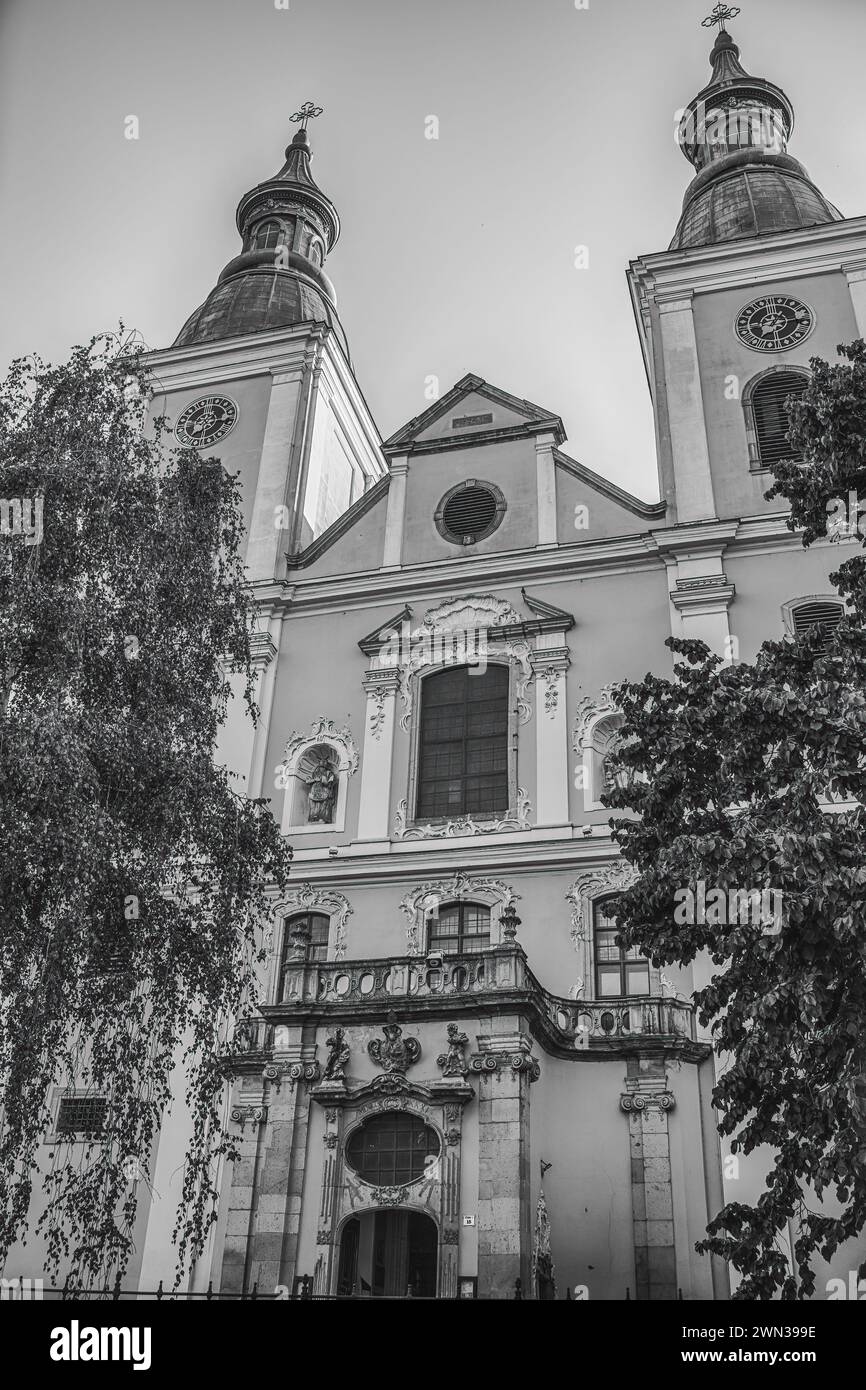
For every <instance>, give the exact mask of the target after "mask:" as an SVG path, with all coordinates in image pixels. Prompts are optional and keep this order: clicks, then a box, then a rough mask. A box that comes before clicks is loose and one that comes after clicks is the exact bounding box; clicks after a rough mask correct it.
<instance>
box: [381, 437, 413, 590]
mask: <svg viewBox="0 0 866 1390" xmlns="http://www.w3.org/2000/svg"><path fill="white" fill-rule="evenodd" d="M390 471H391V481H390V483H389V484H388V510H387V513H386V515H385V547H384V553H383V555H382V568H383V569H391V568H398V567H399V566H400V565H401V564H402V563H403V532H404V529H405V525H406V485H407V481H408V478H409V460H408V458H393V459H391V470H390Z"/></svg>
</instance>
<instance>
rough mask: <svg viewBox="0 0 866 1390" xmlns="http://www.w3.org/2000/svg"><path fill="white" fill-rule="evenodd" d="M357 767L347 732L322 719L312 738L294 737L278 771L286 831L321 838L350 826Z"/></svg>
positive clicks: (354, 751) (283, 822)
mask: <svg viewBox="0 0 866 1390" xmlns="http://www.w3.org/2000/svg"><path fill="white" fill-rule="evenodd" d="M357 769H358V750H357V748H356V746H355V741H354V739H353V738H352V735H351V733H350V731H349V729H348V728H343V729H339V730H338V729H336V728H335V727H334V725H333V724H332V723H331V721H330V720H325V719H319V720H317V721H316V722H315V723H314V725H313V730H312V733H311V734H310V736H309V737H305V736H304V735H301V734H293V735H292V737H291V738H290V739H289V742H288V743H287V744H286V752H285V758H284V761H283V763H282V765H281V768H280V783H281V785H282V786H283V787H284V788H285V800H284V802H283V817H282V826H281V829H282V833H283V834H284V835H293V836H294V835H323V834H328V833H329V832H339V831H342V830H344V829H345V825H346V800H347V797H348V787H349V778H350V777H351V776H353V774H354V773H355V772H356V771H357Z"/></svg>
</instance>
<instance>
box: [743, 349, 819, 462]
mask: <svg viewBox="0 0 866 1390" xmlns="http://www.w3.org/2000/svg"><path fill="white" fill-rule="evenodd" d="M808 384H809V376H808V373H807V372H805V371H800V370H796V369H792V368H789V367H771V368H770V370H769V371H767V372H764V373H762V375H761V376H759V377H757V378H756V379H755V380H754V381H753V382H750V383H749V385H748V386H747V387H746V389H745V391H744V392H743V408H744V410H745V413H746V434H747V436H748V441H749V466H750V467H751V468H752V469H754V470H758V471H760V470H762V469H766V468H772V466H773V464H774V463H778V462H779V460H780V459H784V458H790V459H794V460H796V461H799V460H800V459H801V458H802V455H801V454H799V453H798V452H797V451H796V449H794V447H793V445H791V444H790V443H789V442H788V427H789V424H790V419H789V416H788V411H787V409H786V402H787V401H788V400H789V399H790V398H791V397H797V396H802V394H803V392H804V391H805V389H806V387H807V386H808Z"/></svg>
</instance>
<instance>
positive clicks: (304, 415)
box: [150, 102, 385, 583]
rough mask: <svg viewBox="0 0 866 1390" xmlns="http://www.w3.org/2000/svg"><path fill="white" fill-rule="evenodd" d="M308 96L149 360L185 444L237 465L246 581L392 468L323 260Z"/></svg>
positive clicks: (328, 242) (278, 571) (323, 229)
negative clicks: (278, 156)
mask: <svg viewBox="0 0 866 1390" xmlns="http://www.w3.org/2000/svg"><path fill="white" fill-rule="evenodd" d="M321 114H322V108H321V107H318V106H314V105H313V103H312V102H305V103H304V104H303V106H302V107H301V109H300V110H299V111H297V112H296V113H295V115H294V116H292V118H291V119H292V121H293V122H294V123H295V124H296V125H298V130H297V132H296V134H295V136H294V138H293V140H292V141H291V144H290V145H289V146H288V148H287V149H286V152H285V162H284V163H283V165H282V167H281V168H280V169H279V170H278V172H277V173H275V174H273V175H272V176H271V177H270V178H267V179H265V180H264V181H263V182H262V183H258V184H256V185H255V187H253V188H251V189H250V190H249V192H247V193H245V194H244V196H243V197H242V198H241V200H240V203H239V204H238V208H237V215H236V222H237V229H238V233H239V236H240V238H241V249H240V251H239V253H238V254H237V255H235V256H234V257H233V258H232V259H231V260H230V261H229V262H228V264H227V265H226V266H225V267H224V269H223V270H222V272H221V274H220V276H219V278H218V280H217V283H216V285H215V286H214V288H213V289H212V290H211V291H210V293H209V294H208V295H207V297H206V298H205V300H204V301H203V303H202V304H200V305H199V307H198V308H197V309H196V310H195V312H194V313H193V314H191V315H190V317H189V318H188V319H187V321H186V323H185V324H184V326H183V328H182V329H181V331H180V333H179V334H178V336H177V338H176V339H175V341H174V343H173V344H172V346H171V347H170V348H168V349H166V350H165V351H161V352H155V353H152V354H151V357H150V363H151V366H152V369H153V371H154V374H155V376H156V378H157V380H158V382H159V383H160V385H161V386H162V388H163V392H162V394H161V395H160V396H159V397H158V398H157V400H156V401H155V403H154V413H155V414H164V415H166V416H168V417H169V420H170V421H171V423H172V426H173V428H174V432H175V436H176V438H177V439H178V440H179V441H180V442H181V443H184V444H192V445H194V446H195V447H196V448H199V449H201V450H202V451H203V452H205V451H208V452H209V451H213V452H214V453H215V454H218V455H219V457H220V458H221V459H222V462H223V464H224V465H225V467H226V468H227V470H228V471H229V472H230V473H236V472H239V473H240V475H241V487H242V493H243V507H244V521H245V525H246V529H247V537H248V539H247V551H246V562H247V569H248V573H249V576H250V579H251V580H252V581H254V582H258V583H268V582H271V581H273V580H275V579H281V578H283V577H284V575H285V573H286V556H287V555H288V556H290V557H296V556H298V555H299V554H300V553H301V552H303V551H304V550H306V549H307V547H308V546H309V545H310V544H311V543H312V542H313V541H314V540H315V539H316V538H317V537H318V536H320V535H321V534H322V532H323V531H325V530H327V528H328V527H329V526H331V525H332V524H333V523H334V522H335V521H336V520H337V519H338V518H339V517H340V516H341V515H342V513H343V512H345V511H346V510H347V509H348V508H349V507H350V506H351V505H352V504H353V503H354V502H356V501H357V500H358V498H359V497H361V496H362V495H363V494H364V493H365V492H366V491H367V490H368V489H369V488H370V487H371V486H372V484H373V483H375V482H376V480H377V479H378V478H380V477H382V476H383V474H384V472H385V464H384V461H383V459H382V456H381V453H380V450H379V444H380V439H379V434H378V431H377V429H376V426H375V424H374V422H373V419H372V417H371V415H370V412H369V409H368V408H367V405H366V402H365V401H364V398H363V395H362V394H361V391H360V389H359V387H358V384H357V381H356V379H355V375H354V372H353V369H352V363H351V358H350V356H349V347H348V342H347V339H346V334H345V331H344V329H343V325H342V323H341V322H340V317H339V314H338V311H337V296H336V292H335V290H334V286H333V284H332V283H331V280H330V279H329V277H328V275H327V274H326V273H325V270H324V263H325V261H326V259H327V257H328V256H329V255H330V253H331V251H332V250H333V248H334V246H335V245H336V243H337V240H338V238H339V235H340V218H339V215H338V213H337V209H336V207H335V206H334V204H333V203H332V201H331V199H330V198H329V197H328V196H327V194H326V193H324V192H323V191H322V190H321V189H320V188H319V186H318V184H317V183H316V181H315V179H314V178H313V175H312V172H311V167H310V166H311V161H312V150H311V148H310V138H309V134H308V131H307V126H308V123H309V122H310V120H312V119H314V118H315V117H317V116H320V115H321Z"/></svg>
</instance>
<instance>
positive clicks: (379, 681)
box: [358, 666, 400, 842]
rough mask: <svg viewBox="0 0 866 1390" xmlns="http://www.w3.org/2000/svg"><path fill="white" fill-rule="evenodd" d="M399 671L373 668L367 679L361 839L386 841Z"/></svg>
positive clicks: (365, 684)
mask: <svg viewBox="0 0 866 1390" xmlns="http://www.w3.org/2000/svg"><path fill="white" fill-rule="evenodd" d="M399 684H400V672H399V671H398V670H397V668H396V667H391V666H389V667H385V668H383V669H382V670H377V669H375V668H374V669H372V670H370V671H368V672H367V674H366V676H365V677H364V690H365V691H366V694H367V709H366V716H365V720H364V756H363V759H362V762H361V806H360V810H359V812H358V839H359V840H374V841H379V842H382V841H387V839H388V836H389V825H388V816H389V810H390V802H391V761H392V757H393V751H394V723H395V719H396V700H397V690H398V689H399Z"/></svg>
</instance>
